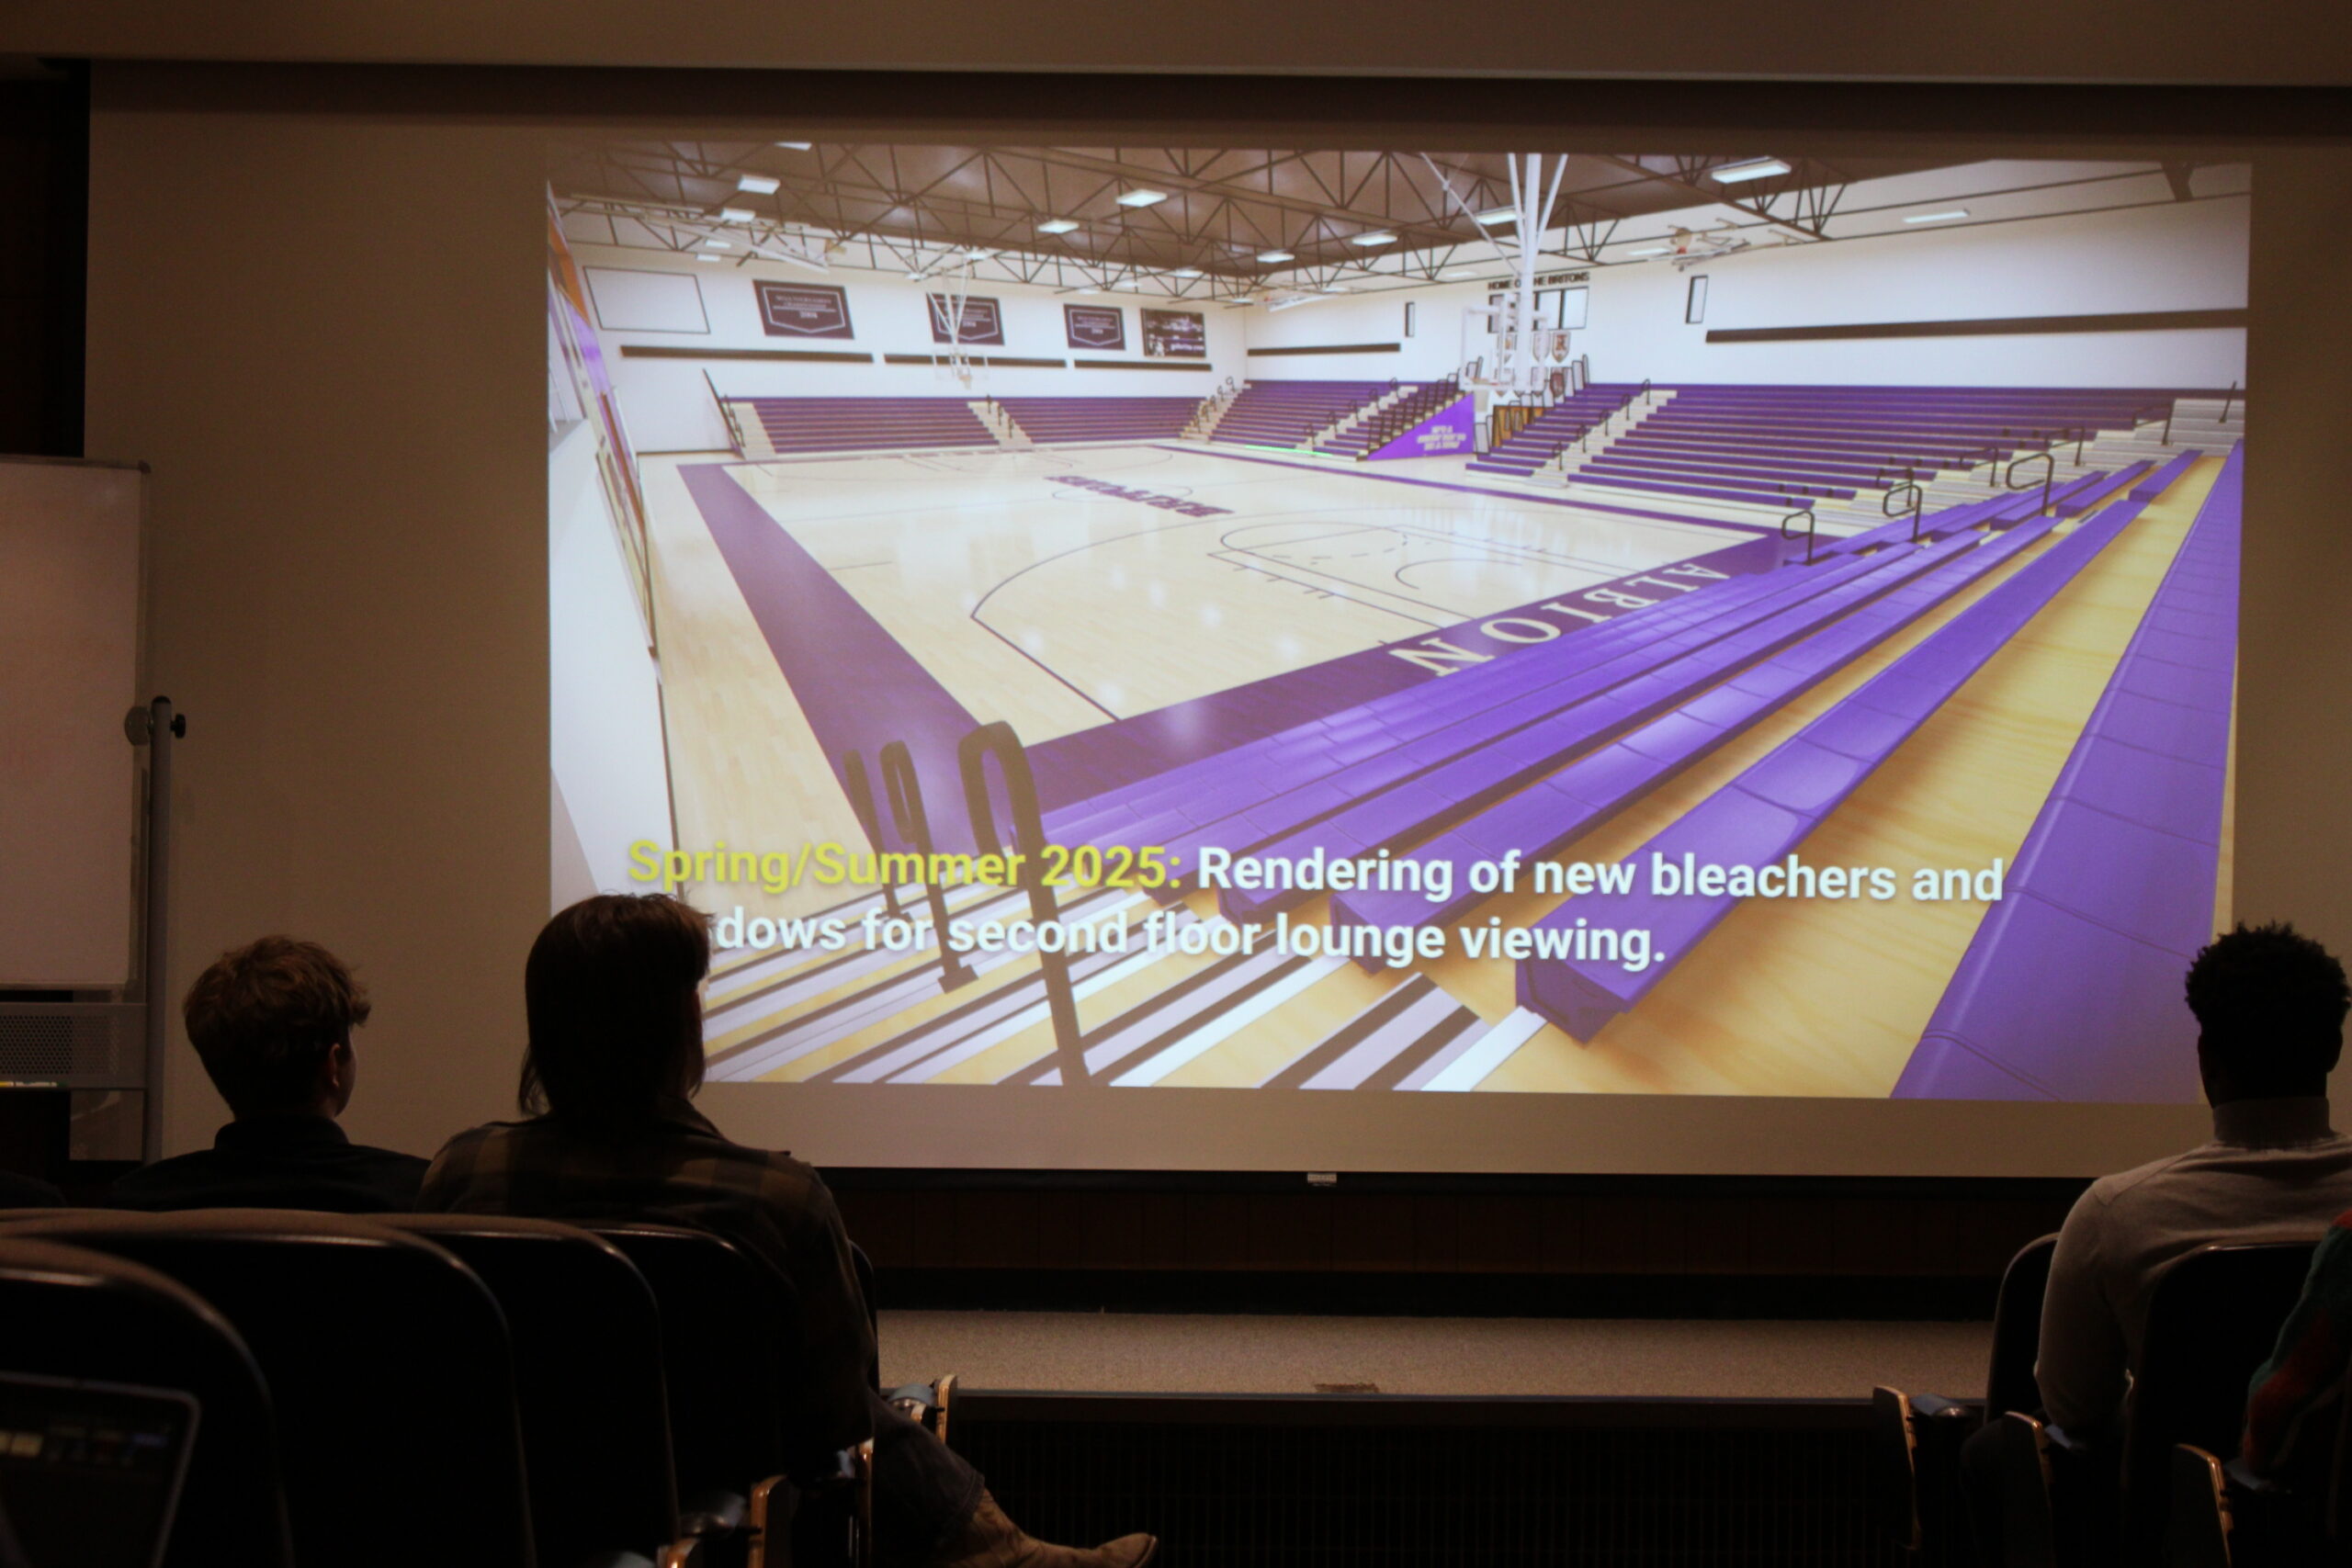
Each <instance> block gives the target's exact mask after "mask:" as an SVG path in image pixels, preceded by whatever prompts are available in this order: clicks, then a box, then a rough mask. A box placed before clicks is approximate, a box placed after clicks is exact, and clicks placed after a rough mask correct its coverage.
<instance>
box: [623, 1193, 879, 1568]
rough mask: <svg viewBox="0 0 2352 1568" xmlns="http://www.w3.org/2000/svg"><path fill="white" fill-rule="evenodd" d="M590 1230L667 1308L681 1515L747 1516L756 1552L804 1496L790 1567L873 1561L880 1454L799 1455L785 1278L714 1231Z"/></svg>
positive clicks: (667, 1372) (791, 1312) (665, 1357)
mask: <svg viewBox="0 0 2352 1568" xmlns="http://www.w3.org/2000/svg"><path fill="white" fill-rule="evenodd" d="M593 1228H594V1231H595V1233H596V1234H597V1235H600V1236H602V1237H604V1238H605V1240H606V1241H608V1242H610V1243H611V1244H612V1245H613V1246H614V1247H616V1248H618V1249H619V1250H620V1251H621V1252H622V1253H623V1254H624V1255H626V1256H627V1257H628V1260H629V1261H630V1262H632V1263H634V1264H635V1265H637V1268H638V1270H639V1273H640V1274H642V1275H643V1277H644V1279H645V1280H646V1283H647V1284H648V1285H650V1287H651V1288H652V1291H653V1298H654V1300H655V1301H656V1302H657V1303H659V1304H660V1308H661V1320H662V1371H663V1376H664V1378H665V1380H666V1382H667V1383H668V1387H669V1395H670V1440H671V1453H672V1458H673V1471H674V1472H675V1474H676V1476H677V1484H678V1495H679V1496H680V1497H681V1498H682V1499H683V1501H684V1506H685V1508H686V1509H687V1510H688V1511H689V1512H690V1513H700V1514H704V1515H706V1516H709V1517H721V1516H723V1515H725V1514H727V1513H729V1512H733V1511H735V1510H737V1509H738V1508H740V1510H741V1517H742V1518H743V1520H744V1523H745V1526H746V1528H747V1529H748V1530H749V1532H750V1535H751V1539H752V1543H753V1548H754V1551H760V1550H762V1549H763V1543H764V1541H765V1540H766V1537H767V1531H768V1529H769V1527H770V1524H771V1522H772V1521H773V1520H775V1519H776V1518H778V1517H783V1518H792V1517H794V1514H795V1512H796V1510H795V1509H794V1508H793V1506H792V1498H793V1495H794V1494H793V1490H792V1489H793V1488H795V1487H797V1488H798V1490H799V1491H800V1492H801V1493H802V1494H804V1495H808V1496H807V1498H806V1502H805V1504H804V1506H803V1508H802V1509H801V1510H799V1512H800V1513H801V1514H802V1517H799V1518H797V1519H796V1520H795V1525H794V1529H793V1547H794V1551H795V1555H794V1557H793V1558H792V1559H791V1561H793V1562H803V1561H804V1560H805V1562H807V1563H808V1565H809V1568H829V1565H830V1564H831V1563H835V1562H846V1563H855V1564H861V1565H863V1564H865V1563H867V1562H870V1561H871V1553H872V1542H873V1532H872V1530H871V1529H870V1528H869V1521H870V1520H871V1518H872V1516H873V1503H872V1495H871V1485H872V1475H871V1472H870V1470H869V1468H868V1463H867V1461H868V1460H869V1459H870V1457H871V1451H872V1448H873V1445H872V1444H871V1443H870V1442H869V1443H866V1444H865V1445H863V1446H862V1448H861V1449H860V1450H851V1451H850V1452H847V1453H843V1454H818V1453H808V1452H796V1451H795V1450H794V1448H793V1446H792V1435H791V1432H790V1429H789V1425H788V1423H789V1421H790V1418H791V1414H792V1411H793V1409H794V1408H795V1404H796V1394H795V1388H796V1385H797V1376H796V1369H795V1368H794V1367H793V1366H792V1365H791V1364H790V1362H789V1360H788V1359H786V1357H785V1355H784V1354H783V1351H782V1348H781V1346H780V1344H779V1336H778V1335H777V1333H776V1325H779V1324H787V1323H790V1322H792V1321H794V1319H795V1318H796V1316H797V1303H795V1301H794V1298H793V1292H792V1287H791V1285H790V1284H789V1283H788V1282H787V1281H786V1280H785V1278H784V1276H783V1275H782V1274H781V1273H779V1272H778V1271H777V1270H775V1269H772V1268H770V1267H768V1266H767V1265H766V1264H765V1263H763V1262H762V1261H761V1260H759V1259H758V1258H753V1257H752V1256H751V1254H749V1253H747V1252H745V1251H744V1250H743V1249H742V1248H741V1247H737V1246H736V1245H735V1244H734V1243H733V1242H730V1241H728V1240H725V1239H724V1238H722V1237H719V1236H717V1235H712V1234H710V1233H709V1232H707V1231H698V1230H688V1229H685V1228H684V1227H682V1226H677V1225H662V1224H597V1225H595V1226H594V1227H593ZM787 1478H788V1479H787ZM809 1505H814V1506H809ZM754 1568H758V1559H757V1558H756V1557H755V1558H754Z"/></svg>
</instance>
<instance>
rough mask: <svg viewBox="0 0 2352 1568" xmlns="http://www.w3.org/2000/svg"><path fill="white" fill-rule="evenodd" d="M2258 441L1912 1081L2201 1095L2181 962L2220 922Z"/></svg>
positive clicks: (1998, 910)
mask: <svg viewBox="0 0 2352 1568" xmlns="http://www.w3.org/2000/svg"><path fill="white" fill-rule="evenodd" d="M2244 457H2245V446H2244V445H2243V444H2241V445H2239V446H2236V447H2234V448H2233V449H2232V451H2231V453H2230V457H2229V459H2228V461H2227V462H2226V463H2225V464H2224V465H2223V467H2222V472H2221V475H2220V476H2219V477H2218V478H2217V479H2215V480H2214V483H2213V488H2212V490H2211V491H2210V492H2209V493H2208V494H2207V496H2206V498H2205V502H2204V504H2203V506H2201V507H2200V508H2199V511H2198V514H2197V520H2196V522H2195V523H2194V524H2193V525H2191V526H2190V529H2189V532H2188V538H2187V539H2185V540H2184V541H2182V544H2181V547H2180V549H2179V552H2178V553H2177V555H2176V556H2175V557H2174V558H2173V562H2172V565H2171V567H2170V568H2169V569H2168V570H2166V571H2165V577H2164V581H2162V582H2161V583H2160V584H2159V585H2158V587H2157V589H2156V592H2155V596H2154V599H2152V600H2151V601H2150V603H2149V605H2148V610H2147V613H2146V615H2143V617H2142V618H2141V621H2140V626H2139V628H2138V630H2137V631H2135V632H2134V633H2133V634H2132V637H2131V643H2130V644H2129V645H2128V646H2127V647H2126V648H2125V649H2124V650H2123V656H2122V658H2121V659H2120V660H2118V661H2117V663H2116V666H2115V671H2114V673H2113V674H2112V675H2110V676H2109V680H2108V682H2107V689H2106V690H2105V692H2104V693H2102V694H2101V695H2100V697H2099V701H2098V706H2097V707H2096V708H2094V709H2093V710H2092V711H2091V716H2090V720H2089V722H2088V723H2086V725H2084V727H2083V730H2082V734H2081V735H2080V736H2079V737H2078V738H2077V739H2076V740H2075V748H2074V750H2073V752H2072V753H2071V754H2070V755H2069V756H2068V757H2067V759H2066V764H2065V766H2064V769H2063V770H2061V772H2060V773H2059V775H2058V782H2057V784H2056V785H2055V786H2054V787H2053V788H2052V790H2051V792H2050V797H2049V799H2048V800H2047V801H2045V802H2044V803H2043V804H2042V807H2041V812H2040V813H2039V815H2037V816H2036V817H2035V818H2034V822H2033V827H2032V829H2030V831H2029V832H2028V833H2027V834H2026V839H2025V843H2024V846H2023V847H2022V848H2021V849H2019V850H2018V859H2017V864H2016V865H2014V866H2012V867H2010V868H2009V870H2008V873H2007V878H2006V883H2005V886H2004V887H2003V890H2002V891H2003V896H2002V897H2001V899H2000V900H1999V901H1998V902H1997V903H1995V904H1993V905H1992V906H1991V907H1990V908H1988V909H1987V910H1986V911H1985V919H1984V921H1983V923H1982V924H1980V925H1979V926H1978V927H1977V929H1976V935H1975V938H1974V940H1973V941H1972V942H1970V943H1969V945H1968V952H1967V953H1966V954H1965V955H1964V956H1963V957H1962V959H1961V962H1960V966H1959V968H1958V969H1957V970H1956V971H1955V972H1954V973H1953V975H1952V978H1951V985H1950V986H1949V987H1946V988H1945V991H1944V994H1943V998H1942V1000H1941V1001H1939V1003H1938V1004H1937V1007H1936V1010H1935V1014H1934V1016H1933V1017H1932V1018H1930V1019H1929V1020H1928V1027H1927V1030H1926V1032H1925V1033H1924V1034H1923V1036H1922V1037H1921V1039H1920V1041H1919V1044H1918V1048H1917V1050H1916V1051H1914V1052H1913V1053H1912V1056H1911V1060H1910V1062H1909V1064H1908V1065H1907V1066H1905V1068H1904V1070H1903V1076H1902V1077H1901V1078H1900V1079H1898V1080H1897V1082H1896V1084H1895V1088H1894V1093H1895V1095H1896V1096H1897V1097H1898V1098H1906V1099H1908V1098H1922V1099H1936V1100H2076V1101H2089V1102H2107V1103H2116V1102H2134V1101H2167V1100H2169V1101H2180V1100H2194V1099H2196V1098H2197V1094H2198V1089H2199V1085H2198V1077H2197V1060H2196V1054H2195V1051H2194V1049H2193V1046H2194V1044H2195V1041H2196V1035H2197V1029H2196V1024H2195V1021H2194V1020H2193V1019H2192V1018H2191V1017H2190V1015H2189V1013H2188V1010H2187V1009H2186V1008H2184V1007H2183V1006H2182V1005H2181V1002H2180V977H2181V975H2182V973H2183V972H2184V971H2185V970H2186V969H2187V967H2188V962H2189V960H2190V959H2191V958H2192V957H2193V956H2194V955H2195V954H2196V953H2197V951H2198V950H2199V948H2200V947H2202V946H2203V945H2204V944H2205V943H2206V942H2208V941H2209V940H2210V939H2211V935H2212V931H2213V918H2214V910H2213V897H2214V890H2215V886H2216V882H2217V879H2218V875H2219V862H2220V857H2221V838H2222V804H2223V796H2224V793H2225V791H2226V788H2227V783H2228V774H2229V752H2230V715H2231V705H2232V683H2233V677H2234V673H2235V668H2236V660H2237V587H2238V540H2239V534H2240V525H2241V509H2242V506H2243V504H2244V464H2243V459H2244Z"/></svg>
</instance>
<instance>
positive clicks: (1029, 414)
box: [996, 398, 1201, 446]
mask: <svg viewBox="0 0 2352 1568" xmlns="http://www.w3.org/2000/svg"><path fill="white" fill-rule="evenodd" d="M996 402H997V406H998V407H999V408H1001V409H1002V410H1003V411H1004V412H1006V413H1008V414H1010V415H1012V423H1014V424H1016V425H1018V426H1019V427H1020V429H1021V434H1023V435H1026V436H1027V437H1028V438H1029V439H1030V440H1031V441H1032V442H1034V443H1035V444H1036V445H1038V446H1056V445H1058V444H1060V443H1062V442H1071V441H1170V440H1173V439H1175V438H1176V437H1177V436H1179V435H1182V434H1184V427H1185V426H1186V425H1187V424H1190V423H1192V421H1193V413H1194V412H1196V411H1198V409H1199V408H1200V406H1201V405H1200V400H1199V399H1197V398H999V399H998V400H996Z"/></svg>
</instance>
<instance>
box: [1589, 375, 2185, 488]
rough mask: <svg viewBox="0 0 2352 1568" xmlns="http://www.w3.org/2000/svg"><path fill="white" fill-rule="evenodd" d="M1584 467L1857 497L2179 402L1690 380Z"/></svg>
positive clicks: (1605, 476)
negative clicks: (1715, 383)
mask: <svg viewBox="0 0 2352 1568" xmlns="http://www.w3.org/2000/svg"><path fill="white" fill-rule="evenodd" d="M1672 391H1673V393H1674V396H1673V397H1671V398H1670V399H1668V400H1665V401H1664V402H1662V403H1660V404H1659V405H1658V406H1657V408H1655V409H1654V410H1652V411H1651V412H1649V413H1648V414H1647V415H1646V416H1645V418H1644V419H1643V420H1642V422H1641V423H1639V424H1637V425H1635V426H1634V428H1632V429H1631V430H1629V431H1627V432H1626V433H1625V434H1623V435H1621V436H1620V437H1618V438H1617V439H1616V440H1615V441H1613V442H1611V444H1610V445H1609V446H1608V447H1607V448H1606V449H1605V450H1603V451H1602V452H1601V453H1600V455H1599V456H1597V457H1594V458H1593V459H1592V461H1590V462H1589V463H1587V464H1585V465H1584V466H1583V467H1582V468H1578V469H1577V472H1576V474H1575V475H1574V476H1573V479H1574V482H1575V483H1577V484H1593V485H1605V486H1609V487H1611V488H1614V489H1625V490H1634V491H1649V492H1653V493H1663V494H1675V495H1687V496H1691V497H1694V498H1697V499H1702V500H1713V501H1731V502H1745V503H1747V504H1750V505H1765V506H1794V505H1802V504H1804V503H1805V502H1810V501H1814V500H1819V499H1835V500H1850V499H1851V498H1852V497H1853V495H1854V494H1855V493H1856V492H1857V491H1867V490H1880V489H1884V488H1885V487H1886V486H1887V485H1889V484H1891V483H1894V482H1895V481H1897V480H1899V479H1903V478H1905V477H1907V476H1910V475H1912V474H1914V473H1917V472H1919V471H1928V470H1943V469H1949V468H1969V467H1973V466H1974V465H1975V464H1977V463H1978V462H1981V461H1984V460H1986V459H1987V458H1991V457H1999V458H2004V459H2006V458H2007V457H2008V456H2009V455H2010V454H2011V453H2013V452H2016V451H2018V449H2020V448H2023V447H2030V446H2048V445H2051V444H2052V443H2054V442H2056V441H2059V440H2061V439H2063V438H2064V437H2063V433H2065V432H2078V433H2095V432H2098V431H2106V430H2125V429H2130V428H2131V427H2132V426H2133V425H2134V424H2135V423H2136V422H2137V421H2138V420H2139V419H2140V418H2141V416H2143V415H2147V414H2150V413H2151V412H2152V411H2154V410H2155V409H2157V408H2158V407H2168V406H2169V404H2170V402H2171V400H2172V399H2173V398H2174V397H2175V396H2176V394H2175V393H2173V392H2170V391H2163V390H2156V389H2144V388H2123V389H2107V388H2089V389H2073V388H1979V387H1783V386H1757V387H1750V386H1683V387H1676V388H1673V389H1672Z"/></svg>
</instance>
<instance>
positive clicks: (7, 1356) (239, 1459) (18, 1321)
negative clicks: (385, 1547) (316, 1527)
mask: <svg viewBox="0 0 2352 1568" xmlns="http://www.w3.org/2000/svg"><path fill="white" fill-rule="evenodd" d="M52 1213H54V1212H53V1211H52ZM99 1218H100V1219H103V1218H104V1216H99ZM0 1324H5V1325H6V1334H4V1335H0V1371H8V1372H20V1373H21V1372H29V1373H33V1374H36V1375H39V1376H42V1377H51V1378H74V1379H80V1380H86V1381H91V1382H106V1383H115V1384H128V1385H131V1386H134V1387H141V1388H160V1389H168V1390H173V1391H175V1392H179V1393H186V1394H187V1395H189V1396H190V1397H192V1398H193V1399H194V1400H195V1401H196V1402H197V1406H198V1419H197V1424H196V1432H195V1440H194V1442H193V1444H192V1445H191V1448H190V1450H189V1453H188V1460H187V1471H186V1472H185V1477H184V1479H183V1481H182V1484H181V1491H180V1499H179V1507H178V1511H177V1515H176V1520H175V1525H174V1528H173V1529H172V1533H171V1537H170V1540H169V1544H168V1545H167V1547H166V1548H165V1551H164V1558H163V1562H164V1565H165V1568H219V1565H220V1564H223V1563H236V1564H239V1565H241V1568H244V1565H250V1568H291V1564H292V1563H293V1562H294V1552H293V1545H292V1541H291V1539H290V1537H289V1535H288V1529H287V1512H286V1495H285V1492H284V1489H283V1487H282V1485H281V1483H280V1480H279V1460H278V1454H279V1450H278V1438H277V1418H276V1416H275V1415H274V1414H273V1412H272V1410H271V1406H270V1396H269V1391H268V1389H267V1388H266V1386H265V1385H264V1383H263V1381H262V1373H261V1369H260V1368H259V1367H258V1366H256V1365H255V1364H254V1357H253V1353H252V1351H250V1350H249V1349H248V1348H246V1346H245V1342H244V1340H243V1338H241V1337H239V1335H238V1333H237V1331H236V1329H234V1328H233V1327H232V1326H231V1325H229V1323H228V1321H227V1320H226V1319H225V1318H223V1317H222V1316H221V1314H220V1313H219V1312H217V1311H216V1310H214V1308H213V1307H212V1306H211V1305H210V1304H209V1303H207V1302H205V1301H204V1300H202V1299H201V1298H200V1297H198V1295H197V1294H196V1293H195V1292H192V1291H190V1290H188V1289H187V1287H186V1286H184V1285H182V1284H180V1283H179V1282H177V1281H176V1280H173V1279H170V1278H168V1277H167V1276H166V1275H165V1274H164V1273H160V1272H158V1271H157V1270H155V1269H150V1268H147V1267H146V1266H144V1265H142V1264H140V1263H135V1262H131V1261H130V1260H128V1259H126V1258H117V1257H113V1256H110V1255H108V1254H107V1253H104V1252H100V1251H96V1250H92V1249H90V1248H88V1247H74V1246H70V1245H67V1244H65V1243H63V1242H60V1241H50V1240H38V1239H31V1238H28V1237H26V1236H24V1235H19V1234H17V1233H16V1231H15V1229H14V1227H13V1226H12V1227H11V1229H10V1230H9V1231H8V1232H7V1233H6V1234H0ZM35 1540H36V1544H39V1538H38V1537H36V1538H35ZM54 1561H58V1562H63V1561H64V1559H62V1558H60V1559H55V1560H54ZM40 1568H48V1561H47V1560H44V1561H42V1562H40Z"/></svg>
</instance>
